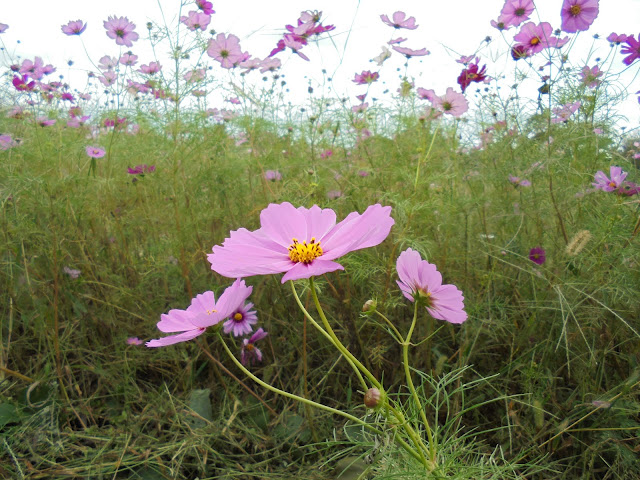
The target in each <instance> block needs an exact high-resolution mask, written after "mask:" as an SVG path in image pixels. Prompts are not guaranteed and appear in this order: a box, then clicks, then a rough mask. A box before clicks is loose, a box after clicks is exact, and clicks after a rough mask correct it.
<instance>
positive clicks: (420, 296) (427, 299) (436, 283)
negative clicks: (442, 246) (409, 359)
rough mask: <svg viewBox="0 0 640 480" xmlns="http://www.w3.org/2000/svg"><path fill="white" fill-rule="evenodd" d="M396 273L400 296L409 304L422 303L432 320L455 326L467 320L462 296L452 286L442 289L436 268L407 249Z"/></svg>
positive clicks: (401, 256)
mask: <svg viewBox="0 0 640 480" xmlns="http://www.w3.org/2000/svg"><path fill="white" fill-rule="evenodd" d="M396 271H397V272H398V277H400V280H397V283H398V286H399V287H400V290H401V291H402V294H403V295H404V296H405V297H406V298H407V299H408V300H409V301H411V302H415V301H416V300H417V301H418V302H424V305H425V307H426V309H427V312H429V315H431V316H432V317H433V318H437V319H438V320H445V321H447V322H449V323H458V324H459V323H463V322H464V321H465V320H467V312H465V311H464V296H463V295H462V292H461V291H460V290H458V287H456V286H455V285H443V284H442V275H441V274H440V272H438V269H437V268H436V266H435V265H433V264H432V263H429V262H427V261H426V260H422V258H421V257H420V254H419V253H418V252H416V251H415V250H413V249H411V248H408V249H407V250H405V251H404V252H402V253H401V254H400V256H399V257H398V260H397V262H396Z"/></svg>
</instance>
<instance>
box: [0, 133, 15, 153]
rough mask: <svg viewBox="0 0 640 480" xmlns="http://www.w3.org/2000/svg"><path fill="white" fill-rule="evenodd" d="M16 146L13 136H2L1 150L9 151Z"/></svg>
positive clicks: (0, 140)
mask: <svg viewBox="0 0 640 480" xmlns="http://www.w3.org/2000/svg"><path fill="white" fill-rule="evenodd" d="M16 145H17V143H16V142H15V140H13V138H11V135H0V150H9V149H10V148H12V147H15V146H16Z"/></svg>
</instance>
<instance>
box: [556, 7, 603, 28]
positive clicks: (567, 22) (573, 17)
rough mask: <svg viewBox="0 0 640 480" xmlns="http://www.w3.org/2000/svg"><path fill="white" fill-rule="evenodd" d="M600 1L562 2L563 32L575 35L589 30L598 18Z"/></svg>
mask: <svg viewBox="0 0 640 480" xmlns="http://www.w3.org/2000/svg"><path fill="white" fill-rule="evenodd" d="M598 1H599V0H564V1H563V2H562V10H560V16H561V17H562V26H561V28H562V31H564V32H567V33H575V32H577V31H578V30H589V27H590V26H591V24H592V23H593V21H594V20H595V19H596V17H597V16H598Z"/></svg>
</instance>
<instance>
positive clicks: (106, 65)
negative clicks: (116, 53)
mask: <svg viewBox="0 0 640 480" xmlns="http://www.w3.org/2000/svg"><path fill="white" fill-rule="evenodd" d="M117 65H118V59H117V58H115V57H110V56H109V55H105V56H104V57H102V58H100V60H98V68H99V69H100V70H113V69H114V68H116V66H117Z"/></svg>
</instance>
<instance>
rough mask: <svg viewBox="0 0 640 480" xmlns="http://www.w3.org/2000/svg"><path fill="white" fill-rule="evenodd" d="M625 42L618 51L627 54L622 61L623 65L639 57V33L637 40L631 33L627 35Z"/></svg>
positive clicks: (629, 63)
mask: <svg viewBox="0 0 640 480" xmlns="http://www.w3.org/2000/svg"><path fill="white" fill-rule="evenodd" d="M624 43H625V44H624V45H623V46H622V48H621V49H620V53H622V54H623V55H628V56H627V57H625V58H624V59H623V60H622V62H623V63H624V64H625V65H631V64H632V63H633V62H634V60H637V59H638V58H640V33H639V34H638V40H636V39H635V38H634V36H633V35H629V36H628V37H627V39H626V40H625V42H624Z"/></svg>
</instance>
